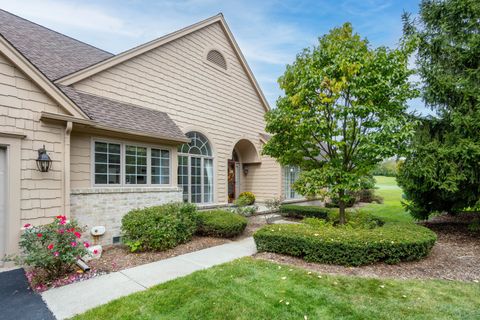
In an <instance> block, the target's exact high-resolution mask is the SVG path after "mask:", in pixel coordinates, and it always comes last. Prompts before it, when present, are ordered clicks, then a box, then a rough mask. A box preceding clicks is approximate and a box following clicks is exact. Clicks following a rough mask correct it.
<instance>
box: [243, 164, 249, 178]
mask: <svg viewBox="0 0 480 320" xmlns="http://www.w3.org/2000/svg"><path fill="white" fill-rule="evenodd" d="M243 173H244V174H245V175H247V174H248V166H247V165H245V164H244V165H243Z"/></svg>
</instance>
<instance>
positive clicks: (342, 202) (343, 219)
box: [338, 190, 347, 224]
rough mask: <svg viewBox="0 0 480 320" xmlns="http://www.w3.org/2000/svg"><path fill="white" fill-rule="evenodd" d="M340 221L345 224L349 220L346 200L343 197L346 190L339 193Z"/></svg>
mask: <svg viewBox="0 0 480 320" xmlns="http://www.w3.org/2000/svg"><path fill="white" fill-rule="evenodd" d="M338 195H339V197H338V223H339V224H345V223H346V222H347V218H346V216H345V200H343V197H344V196H345V191H344V190H340V192H339V193H338Z"/></svg>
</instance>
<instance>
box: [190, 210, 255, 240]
mask: <svg viewBox="0 0 480 320" xmlns="http://www.w3.org/2000/svg"><path fill="white" fill-rule="evenodd" d="M198 218H199V219H198V220H199V223H198V230H197V233H198V234H201V235H204V236H213V237H220V238H233V237H236V236H238V235H239V234H241V233H242V232H243V230H245V228H246V226H247V219H246V218H245V217H242V216H240V215H238V214H235V213H231V212H228V211H225V210H212V211H200V212H199V213H198Z"/></svg>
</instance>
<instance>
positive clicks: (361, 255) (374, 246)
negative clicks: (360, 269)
mask: <svg viewBox="0 0 480 320" xmlns="http://www.w3.org/2000/svg"><path fill="white" fill-rule="evenodd" d="M317 220H318V219H317ZM253 237H254V239H255V243H256V245H257V249H258V250H259V251H268V252H275V253H280V254H286V255H291V256H295V257H301V258H304V259H305V260H306V261H310V262H318V263H329V264H339V265H345V266H359V265H366V264H371V263H375V262H380V261H384V262H386V263H389V264H394V263H398V262H400V261H413V260H419V259H422V258H424V257H426V256H427V255H428V254H429V252H430V250H431V249H432V247H433V245H434V244H435V241H436V239H437V237H436V235H435V233H434V232H432V231H431V230H429V229H427V228H425V227H422V226H418V225H415V224H412V223H399V222H395V223H385V224H384V225H383V226H382V227H376V228H372V229H367V228H351V227H348V226H341V227H334V226H333V225H332V224H331V223H328V222H324V221H315V222H313V223H312V221H307V223H303V224H288V225H287V224H285V225H268V226H265V227H263V228H261V229H260V230H258V231H257V232H255V234H254V235H253Z"/></svg>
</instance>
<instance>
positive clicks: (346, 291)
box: [75, 258, 480, 320]
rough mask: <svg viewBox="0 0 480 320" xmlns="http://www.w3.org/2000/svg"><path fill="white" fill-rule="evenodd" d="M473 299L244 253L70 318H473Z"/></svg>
mask: <svg viewBox="0 0 480 320" xmlns="http://www.w3.org/2000/svg"><path fill="white" fill-rule="evenodd" d="M94 297H95V295H94V294H93V295H92V299H94ZM478 297H480V285H478V284H469V283H461V282H455V281H432V280H428V281H427V280H416V281H401V280H379V279H364V278H355V277H339V276H325V275H322V276H321V278H320V276H318V275H317V274H315V273H311V274H308V272H307V271H305V270H302V269H297V268H290V267H288V266H281V267H280V266H279V265H277V264H273V263H270V262H266V261H260V260H254V259H252V258H244V259H240V260H237V261H234V262H231V263H227V264H224V265H221V266H217V267H214V268H211V269H207V270H203V271H199V272H195V273H193V274H191V275H189V276H186V277H184V278H180V279H177V280H174V281H170V282H167V283H165V284H161V285H159V286H156V287H154V288H151V289H149V290H147V291H144V292H140V293H136V294H133V295H130V296H128V297H124V298H121V299H119V300H115V301H113V302H111V303H108V304H106V305H104V306H101V307H98V308H96V309H93V310H91V311H88V312H87V313H85V314H83V315H80V316H77V317H76V318H75V319H77V320H79V319H109V320H113V319H222V320H224V319H248V320H251V319H299V320H301V319H422V320H423V319H480V308H479V300H478Z"/></svg>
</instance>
